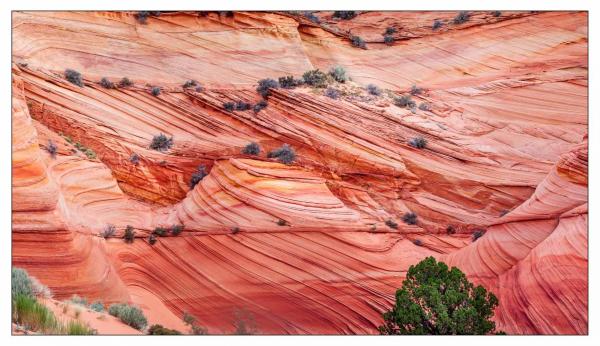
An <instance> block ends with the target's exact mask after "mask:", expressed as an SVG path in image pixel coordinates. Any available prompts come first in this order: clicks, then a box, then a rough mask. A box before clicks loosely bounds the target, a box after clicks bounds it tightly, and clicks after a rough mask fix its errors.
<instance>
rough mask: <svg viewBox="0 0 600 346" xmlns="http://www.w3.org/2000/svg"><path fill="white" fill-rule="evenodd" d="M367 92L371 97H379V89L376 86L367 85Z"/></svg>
mask: <svg viewBox="0 0 600 346" xmlns="http://www.w3.org/2000/svg"><path fill="white" fill-rule="evenodd" d="M367 91H368V92H369V94H371V95H375V96H379V95H381V89H380V88H379V87H378V86H377V85H375V84H369V85H367Z"/></svg>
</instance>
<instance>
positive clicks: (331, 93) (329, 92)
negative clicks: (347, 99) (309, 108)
mask: <svg viewBox="0 0 600 346" xmlns="http://www.w3.org/2000/svg"><path fill="white" fill-rule="evenodd" d="M325 96H327V97H329V98H330V99H334V100H337V99H338V98H339V97H340V91H339V90H337V89H334V88H327V89H325Z"/></svg>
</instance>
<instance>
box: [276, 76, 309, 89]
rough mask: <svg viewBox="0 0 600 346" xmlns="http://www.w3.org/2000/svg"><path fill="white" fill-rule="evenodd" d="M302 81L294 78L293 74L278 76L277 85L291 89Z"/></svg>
mask: <svg viewBox="0 0 600 346" xmlns="http://www.w3.org/2000/svg"><path fill="white" fill-rule="evenodd" d="M302 83H303V81H302V80H301V79H296V78H294V76H284V77H279V86H280V87H281V88H283V89H293V88H295V87H297V86H300V85H302Z"/></svg>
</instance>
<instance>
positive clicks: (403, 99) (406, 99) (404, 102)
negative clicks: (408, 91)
mask: <svg viewBox="0 0 600 346" xmlns="http://www.w3.org/2000/svg"><path fill="white" fill-rule="evenodd" d="M394 104H395V105H396V106H398V107H407V108H413V107H414V106H415V105H416V103H415V101H413V99H412V98H411V97H410V96H409V95H402V96H400V97H396V99H394Z"/></svg>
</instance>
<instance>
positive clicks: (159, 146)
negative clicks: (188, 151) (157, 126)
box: [150, 133, 173, 151]
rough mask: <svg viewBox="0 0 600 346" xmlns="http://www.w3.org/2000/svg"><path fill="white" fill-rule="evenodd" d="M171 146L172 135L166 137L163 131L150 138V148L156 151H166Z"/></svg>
mask: <svg viewBox="0 0 600 346" xmlns="http://www.w3.org/2000/svg"><path fill="white" fill-rule="evenodd" d="M172 146H173V137H171V138H168V137H167V136H165V135H164V134H163V133H161V134H159V135H156V136H154V137H153V138H152V142H151V143H150V149H154V150H158V151H167V150H169V149H171V147H172Z"/></svg>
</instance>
